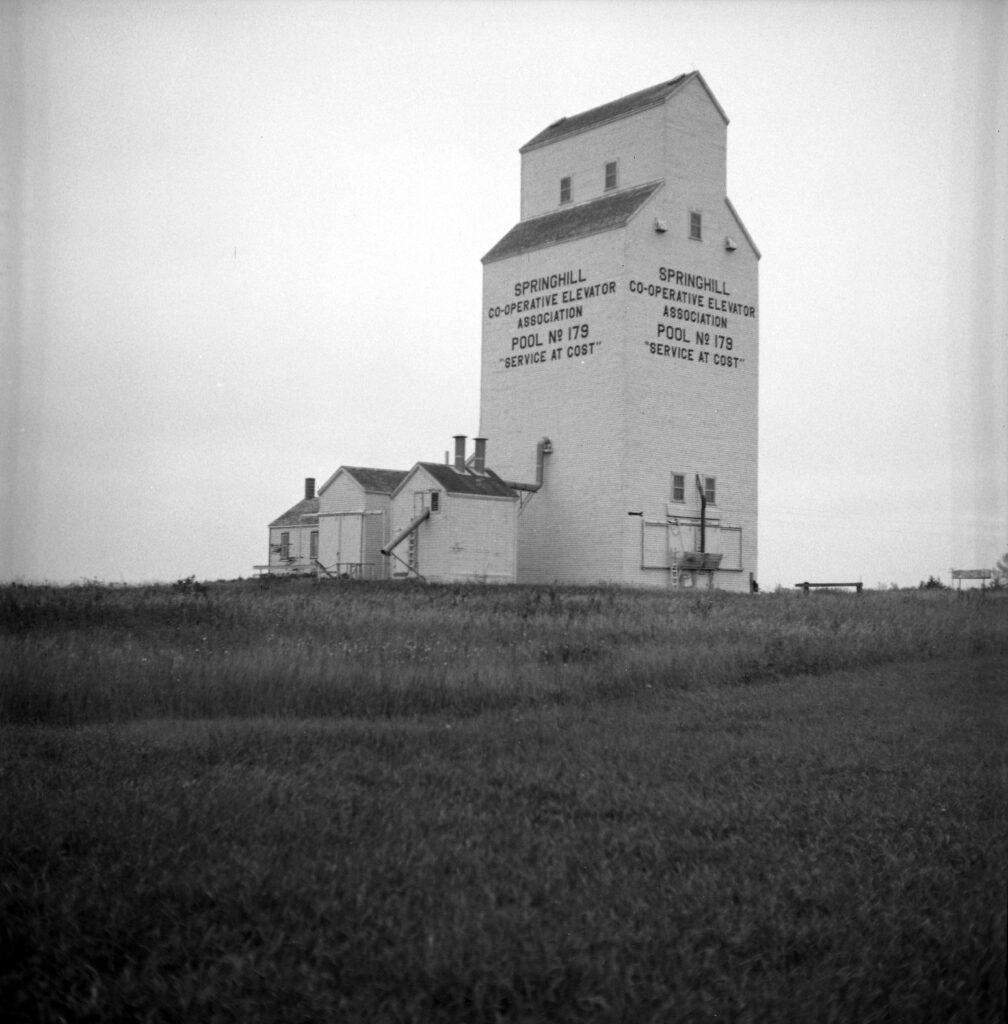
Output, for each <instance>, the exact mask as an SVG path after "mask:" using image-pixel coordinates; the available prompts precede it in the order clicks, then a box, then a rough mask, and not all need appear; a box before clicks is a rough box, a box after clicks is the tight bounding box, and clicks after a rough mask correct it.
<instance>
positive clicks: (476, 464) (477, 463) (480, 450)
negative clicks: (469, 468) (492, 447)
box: [473, 437, 487, 476]
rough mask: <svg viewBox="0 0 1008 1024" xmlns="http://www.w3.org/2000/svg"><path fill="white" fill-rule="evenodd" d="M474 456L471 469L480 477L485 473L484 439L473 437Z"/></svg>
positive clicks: (485, 440)
mask: <svg viewBox="0 0 1008 1024" xmlns="http://www.w3.org/2000/svg"><path fill="white" fill-rule="evenodd" d="M473 442H474V443H475V445H476V454H475V455H474V456H473V469H474V470H475V471H476V473H478V474H479V475H480V476H482V475H483V474H484V473H485V472H486V443H487V439H486V438H485V437H474V438H473Z"/></svg>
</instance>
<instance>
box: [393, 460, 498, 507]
mask: <svg viewBox="0 0 1008 1024" xmlns="http://www.w3.org/2000/svg"><path fill="white" fill-rule="evenodd" d="M418 469H423V470H424V471H425V472H427V473H428V474H429V475H430V476H432V477H433V478H434V480H435V481H436V482H437V483H438V484H439V485H440V486H441V487H443V488H444V489H445V490H446V491H447V492H448V493H449V494H474V495H478V496H481V497H485V498H515V499H517V497H518V495H517V493H516V492H515V491H514V490H513V489H512V488H510V487H508V485H507V484H506V483H504V481H503V480H501V478H500V477H499V476H498V475H497V474H496V473H494V472H493V471H492V470H489V469H488V470H487V471H486V473H485V474H484V475H483V476H478V475H477V474H476V473H460V472H459V471H458V470H457V469H455V468H454V467H453V466H446V465H445V464H444V463H443V462H418V463H417V464H416V465H415V466H414V467H413V468H412V469H411V470H410V471H409V473H407V474H406V478H405V479H404V480H403V482H402V484H400V485H399V487H398V488H397V491H398V490H400V489H401V488H402V487H403V486H404V485H405V483H406V480H408V479H409V478H410V477H411V476H413V474H414V473H415V472H416V471H417V470H418Z"/></svg>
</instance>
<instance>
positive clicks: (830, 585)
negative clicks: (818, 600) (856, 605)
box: [795, 580, 864, 594]
mask: <svg viewBox="0 0 1008 1024" xmlns="http://www.w3.org/2000/svg"><path fill="white" fill-rule="evenodd" d="M795 586H796V587H799V588H801V589H802V590H804V591H805V593H806V594H808V593H810V592H811V590H812V588H813V587H825V588H826V589H831V588H836V587H856V588H857V592H858V593H859V594H860V593H861V587H862V586H864V584H862V583H809V582H808V580H806V581H805V582H804V583H796V584H795Z"/></svg>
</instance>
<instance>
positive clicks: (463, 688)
mask: <svg viewBox="0 0 1008 1024" xmlns="http://www.w3.org/2000/svg"><path fill="white" fill-rule="evenodd" d="M1003 652H1008V599H1006V598H1005V596H1004V595H999V594H988V595H985V596H983V597H980V596H979V595H970V597H969V598H965V597H959V596H957V595H955V594H952V593H934V592H917V591H912V592H899V593H892V592H886V593H873V592H867V593H864V594H862V595H860V596H857V595H853V594H842V593H818V594H814V595H810V596H805V595H800V594H790V593H781V594H768V595H760V596H759V597H756V598H754V597H749V596H742V595H732V594H725V593H720V592H694V593H681V592H680V593H674V594H670V593H667V592H646V591H644V592H642V591H629V590H619V589H612V588H601V587H599V588H549V587H479V586H410V585H406V586H403V585H382V584H350V585H346V584H343V585H331V584H329V585H318V584H316V583H314V582H312V581H305V580H300V581H299V580H292V581H283V582H276V581H271V582H269V583H266V582H260V581H247V582H236V583H222V584H214V585H208V586H205V587H200V586H191V585H190V586H186V585H181V584H180V585H175V586H150V587H109V586H102V585H96V584H86V585H82V586H77V587H48V586H37V587H36V586H32V587H26V586H19V585H14V586H7V587H4V588H2V589H0V664H2V668H0V721H5V722H8V723H52V724H63V725H77V724H82V723H86V722H99V721H108V722H116V721H128V720H134V719H145V718H165V717H173V718H218V717H227V716H233V717H260V716H267V717H289V718H304V717H325V716H354V717H366V718H376V717H389V716H401V715H418V714H426V713H432V712H448V713H452V714H455V715H460V716H462V715H471V714H478V713H480V712H483V711H487V710H493V709H502V708H511V707H523V706H538V705H549V704H568V703H576V704H588V703H592V702H595V701H597V700H600V699H602V700H604V699H607V698H614V697H619V696H629V695H632V694H634V693H639V692H644V691H646V690H649V689H656V688H657V689H670V688H671V689H694V688H700V687H704V688H706V687H711V686H727V685H733V684H739V683H749V682H758V681H760V680H765V679H770V678H784V677H789V676H794V675H799V674H818V673H824V672H829V671H834V670H838V669H849V668H858V667H865V666H870V665H880V664H884V663H889V662H895V661H907V660H912V661H924V660H928V659H932V658H953V657H965V656H971V655H977V654H997V653H1003Z"/></svg>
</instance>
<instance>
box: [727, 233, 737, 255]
mask: <svg viewBox="0 0 1008 1024" xmlns="http://www.w3.org/2000/svg"><path fill="white" fill-rule="evenodd" d="M724 247H725V248H726V249H727V250H728V251H729V252H734V251H735V250H736V249H737V248H738V246H737V245H736V244H735V239H734V238H732V237H731V236H729V237H728V238H726V239H725V240H724Z"/></svg>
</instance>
